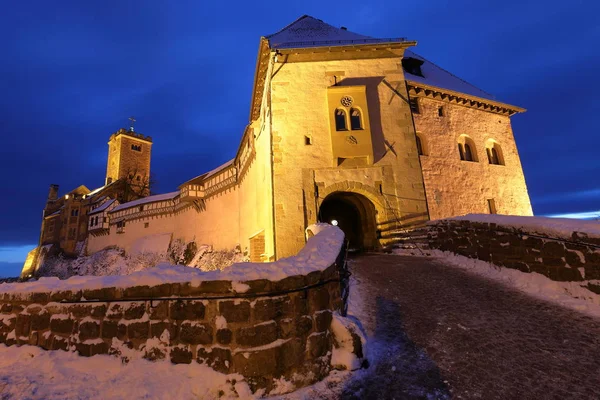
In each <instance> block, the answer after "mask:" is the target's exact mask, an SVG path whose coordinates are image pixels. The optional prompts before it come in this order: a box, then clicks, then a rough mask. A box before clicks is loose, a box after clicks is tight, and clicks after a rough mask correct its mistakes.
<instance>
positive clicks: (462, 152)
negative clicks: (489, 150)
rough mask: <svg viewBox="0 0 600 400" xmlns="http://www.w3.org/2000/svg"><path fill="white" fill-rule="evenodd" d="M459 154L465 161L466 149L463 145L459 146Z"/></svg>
mask: <svg viewBox="0 0 600 400" xmlns="http://www.w3.org/2000/svg"><path fill="white" fill-rule="evenodd" d="M458 154H460V159H461V160H463V161H464V160H465V149H464V148H463V145H462V143H459V144H458Z"/></svg>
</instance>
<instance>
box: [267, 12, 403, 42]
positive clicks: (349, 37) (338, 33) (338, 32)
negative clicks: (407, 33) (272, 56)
mask: <svg viewBox="0 0 600 400" xmlns="http://www.w3.org/2000/svg"><path fill="white" fill-rule="evenodd" d="M265 38H267V39H268V40H269V46H270V47H271V48H272V49H293V48H305V47H321V46H337V45H351V44H369V43H384V42H385V43H389V42H404V41H405V39H404V38H387V39H376V38H372V37H370V36H365V35H360V34H358V33H354V32H350V31H348V30H345V29H340V28H336V27H335V26H332V25H329V24H327V23H325V22H323V21H321V20H320V19H316V18H313V17H311V16H309V15H303V16H302V17H300V18H298V19H297V20H296V21H294V22H292V23H291V24H289V25H288V26H286V27H285V28H283V29H282V30H280V31H279V32H276V33H273V34H271V35H267V36H265Z"/></svg>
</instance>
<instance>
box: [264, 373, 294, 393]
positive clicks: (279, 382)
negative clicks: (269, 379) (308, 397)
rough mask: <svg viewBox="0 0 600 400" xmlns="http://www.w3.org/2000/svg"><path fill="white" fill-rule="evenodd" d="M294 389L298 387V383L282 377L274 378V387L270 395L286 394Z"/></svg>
mask: <svg viewBox="0 0 600 400" xmlns="http://www.w3.org/2000/svg"><path fill="white" fill-rule="evenodd" d="M294 389H296V385H294V384H293V383H292V382H290V381H288V380H286V379H285V378H284V377H281V378H279V379H273V389H271V391H270V392H269V395H278V394H285V393H289V392H292V391H294Z"/></svg>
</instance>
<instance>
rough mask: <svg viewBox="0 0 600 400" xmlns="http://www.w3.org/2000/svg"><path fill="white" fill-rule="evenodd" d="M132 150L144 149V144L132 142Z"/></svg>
mask: <svg viewBox="0 0 600 400" xmlns="http://www.w3.org/2000/svg"><path fill="white" fill-rule="evenodd" d="M131 150H134V151H142V145H136V144H132V145H131Z"/></svg>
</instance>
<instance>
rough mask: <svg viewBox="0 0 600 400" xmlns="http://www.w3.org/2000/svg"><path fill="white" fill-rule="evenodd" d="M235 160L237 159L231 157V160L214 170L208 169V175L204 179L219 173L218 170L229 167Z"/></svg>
mask: <svg viewBox="0 0 600 400" xmlns="http://www.w3.org/2000/svg"><path fill="white" fill-rule="evenodd" d="M234 161H235V159H231V160H229V161H227V162H226V163H225V164H221V165H219V166H218V167H217V168H215V169H213V170H212V171H208V172H207V173H206V176H205V177H204V179H207V178H210V177H211V176H213V175H215V174H217V173H218V172H220V171H222V170H224V169H225V168H227V167H229V166H230V165H231V164H233V162H234Z"/></svg>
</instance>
